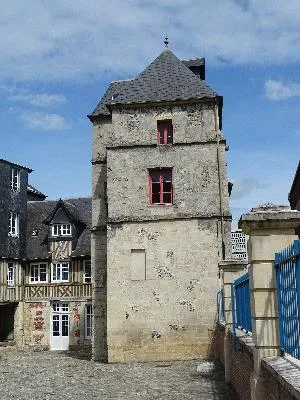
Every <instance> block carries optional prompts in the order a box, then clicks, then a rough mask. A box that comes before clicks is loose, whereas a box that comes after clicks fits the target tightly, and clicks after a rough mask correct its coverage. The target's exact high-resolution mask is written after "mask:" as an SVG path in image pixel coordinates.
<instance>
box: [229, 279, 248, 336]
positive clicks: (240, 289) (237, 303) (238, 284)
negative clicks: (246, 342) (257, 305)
mask: <svg viewBox="0 0 300 400" xmlns="http://www.w3.org/2000/svg"><path fill="white" fill-rule="evenodd" d="M231 297H232V323H233V327H234V328H236V327H237V328H240V329H244V330H246V331H247V332H252V324H251V306H250V289H249V276H248V274H244V275H243V276H241V277H240V278H238V279H236V280H235V281H234V282H233V283H232V296H231Z"/></svg>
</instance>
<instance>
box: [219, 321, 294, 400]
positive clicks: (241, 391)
mask: <svg viewBox="0 0 300 400" xmlns="http://www.w3.org/2000/svg"><path fill="white" fill-rule="evenodd" d="M216 331H217V332H218V336H219V341H218V347H216V349H217V351H216V353H215V354H216V356H217V358H218V359H219V360H220V361H221V362H222V364H223V365H224V339H225V329H224V327H223V326H220V325H219V326H218V327H217V330H216ZM237 335H238V337H237V341H236V350H235V349H234V344H233V343H234V342H233V335H232V332H230V331H229V340H228V344H229V345H228V347H227V354H226V357H227V363H228V364H230V381H229V382H228V383H230V384H231V385H232V386H233V388H234V390H235V391H236V393H237V395H238V397H239V399H241V400H251V384H250V383H251V376H252V375H253V371H254V359H253V350H254V343H253V340H252V337H251V336H249V335H246V334H244V333H243V332H242V331H239V330H237ZM262 377H263V382H264V386H265V397H264V399H265V400H295V399H297V400H299V399H300V393H299V388H298V386H299V378H300V371H299V368H298V367H297V366H295V365H293V364H292V363H290V362H289V361H288V360H286V359H284V358H281V357H275V358H272V357H270V358H265V359H263V360H262Z"/></svg>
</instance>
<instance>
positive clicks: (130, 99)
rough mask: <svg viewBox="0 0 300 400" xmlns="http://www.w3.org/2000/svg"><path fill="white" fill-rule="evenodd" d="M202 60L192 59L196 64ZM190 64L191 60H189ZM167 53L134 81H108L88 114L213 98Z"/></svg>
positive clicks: (211, 91)
mask: <svg viewBox="0 0 300 400" xmlns="http://www.w3.org/2000/svg"><path fill="white" fill-rule="evenodd" d="M201 60H202V59H197V62H196V61H195V60H193V61H195V62H196V63H197V65H199V63H200V61H201ZM190 61H191V60H190ZM186 63H187V62H182V61H180V60H179V59H178V58H177V57H176V56H175V55H174V54H173V53H172V52H171V51H170V50H164V51H163V52H162V53H161V54H160V55H159V56H158V57H157V58H156V59H155V60H154V61H153V62H152V63H151V64H150V65H149V66H148V67H147V68H146V69H145V70H144V71H143V72H142V73H140V74H139V75H138V77H137V78H135V79H132V80H128V81H117V82H112V83H111V85H110V86H109V88H108V90H107V92H106V93H105V95H104V96H103V98H102V99H101V101H100V103H99V104H98V105H97V106H96V108H95V110H94V111H93V112H92V113H91V114H90V115H89V117H90V118H92V117H93V116H97V115H109V108H108V107H109V106H112V105H117V104H131V103H136V104H140V103H145V102H161V101H176V100H197V99H204V98H215V97H217V93H216V92H214V91H213V90H212V89H211V88H210V87H209V86H208V85H206V83H205V82H204V81H203V80H201V79H199V77H197V76H196V75H195V74H194V73H193V72H192V71H191V70H190V69H189V68H188V67H187V66H186V65H185V64H186Z"/></svg>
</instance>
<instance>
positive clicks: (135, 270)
mask: <svg viewBox="0 0 300 400" xmlns="http://www.w3.org/2000/svg"><path fill="white" fill-rule="evenodd" d="M130 272H131V280H132V281H143V280H145V279H146V252H145V250H144V249H136V250H135V249H132V250H131V271H130Z"/></svg>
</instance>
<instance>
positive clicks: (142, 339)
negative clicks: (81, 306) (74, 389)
mask: <svg viewBox="0 0 300 400" xmlns="http://www.w3.org/2000/svg"><path fill="white" fill-rule="evenodd" d="M178 61H179V60H178ZM184 68H186V67H184ZM186 70H187V73H188V74H189V73H190V71H189V70H188V69H187V68H186ZM183 72H184V71H183ZM170 73H171V72H170ZM198 79H200V78H198ZM220 111H221V110H220V105H219V103H218V101H217V99H216V98H213V99H205V100H198V101H195V100H193V101H180V100H177V101H172V102H171V103H170V102H169V104H166V102H162V103H160V104H159V105H155V104H151V103H145V104H143V105H141V104H139V105H125V104H124V105H112V106H111V108H110V115H100V114H99V115H96V116H95V115H94V116H92V117H91V120H92V122H93V125H94V127H93V221H92V226H93V228H92V230H93V234H92V266H93V271H94V296H93V297H94V304H93V309H94V316H95V318H94V359H95V360H107V361H108V362H127V361H137V360H139V361H146V360H172V359H187V358H194V357H198V356H209V354H210V351H211V350H212V349H211V347H212V345H213V344H212V340H213V339H212V338H213V331H214V324H215V317H216V306H215V296H216V292H217V290H218V261H219V260H220V259H222V258H225V257H230V254H231V245H230V220H231V216H230V211H229V202H228V191H227V176H226V162H225V147H226V143H225V140H224V137H223V135H222V133H221V132H220V129H219V121H220V114H221V112H220ZM164 120H171V121H172V125H173V143H172V144H170V145H163V146H162V145H158V140H157V125H158V121H164ZM153 168H170V169H172V176H173V181H172V185H173V201H172V204H165V205H156V204H152V205H151V204H150V201H149V170H151V169H153Z"/></svg>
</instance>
